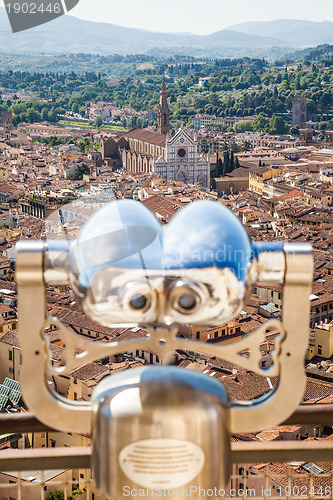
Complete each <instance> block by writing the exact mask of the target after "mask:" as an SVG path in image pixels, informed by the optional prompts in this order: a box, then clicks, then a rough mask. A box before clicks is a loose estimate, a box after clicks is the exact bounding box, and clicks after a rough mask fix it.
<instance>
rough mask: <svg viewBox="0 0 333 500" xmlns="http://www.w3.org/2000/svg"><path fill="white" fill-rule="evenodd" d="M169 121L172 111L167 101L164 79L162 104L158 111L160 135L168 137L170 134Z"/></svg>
mask: <svg viewBox="0 0 333 500" xmlns="http://www.w3.org/2000/svg"><path fill="white" fill-rule="evenodd" d="M169 121H170V110H169V105H168V100H167V92H166V88H165V80H164V77H163V82H162V90H161V97H160V104H159V109H158V131H159V133H160V134H164V135H167V134H168V133H169Z"/></svg>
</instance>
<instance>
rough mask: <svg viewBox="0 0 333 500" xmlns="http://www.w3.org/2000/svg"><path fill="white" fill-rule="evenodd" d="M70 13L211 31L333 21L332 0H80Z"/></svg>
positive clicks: (163, 28) (169, 28)
mask: <svg viewBox="0 0 333 500" xmlns="http://www.w3.org/2000/svg"><path fill="white" fill-rule="evenodd" d="M71 15H73V16H75V17H79V18H81V19H88V20H90V21H102V22H109V23H113V24H118V25H121V26H129V27H132V28H142V29H148V30H153V31H163V32H185V31H190V32H192V33H196V34H209V33H213V32H215V31H219V30H221V29H223V28H226V27H228V26H231V25H233V24H237V23H242V22H247V21H270V20H272V19H306V20H311V21H324V20H327V21H333V2H332V0H278V1H276V0H164V1H161V0H80V2H79V4H78V6H76V7H75V8H74V9H73V10H72V11H71Z"/></svg>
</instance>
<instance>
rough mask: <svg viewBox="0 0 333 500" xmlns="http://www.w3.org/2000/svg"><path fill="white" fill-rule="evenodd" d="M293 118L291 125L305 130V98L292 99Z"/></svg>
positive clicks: (306, 101)
mask: <svg viewBox="0 0 333 500" xmlns="http://www.w3.org/2000/svg"><path fill="white" fill-rule="evenodd" d="M292 102H293V116H292V124H293V126H294V127H295V126H297V125H298V126H299V127H300V128H302V129H305V128H306V121H307V106H308V100H307V99H306V97H296V98H295V99H293V101H292Z"/></svg>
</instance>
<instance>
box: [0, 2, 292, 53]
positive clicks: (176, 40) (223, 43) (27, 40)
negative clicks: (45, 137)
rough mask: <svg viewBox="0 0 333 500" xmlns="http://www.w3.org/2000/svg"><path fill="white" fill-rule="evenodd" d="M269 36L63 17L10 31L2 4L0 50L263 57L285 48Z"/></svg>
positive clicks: (12, 51)
mask: <svg viewBox="0 0 333 500" xmlns="http://www.w3.org/2000/svg"><path fill="white" fill-rule="evenodd" d="M285 45H286V44H285V43H284V42H281V41H279V40H277V39H276V40H275V39H274V38H272V37H266V36H257V35H255V34H244V33H240V32H237V31H232V30H222V31H219V32H217V33H213V34H212V35H207V36H199V35H193V34H191V33H173V34H171V33H157V32H152V31H145V30H140V29H132V28H124V27H122V26H117V25H114V24H106V23H95V22H89V21H84V20H81V19H77V18H75V17H72V16H68V15H66V16H63V17H61V18H58V19H55V20H54V21H52V22H50V23H48V24H44V25H42V26H40V27H37V28H33V29H30V30H27V31H23V32H20V33H15V34H13V33H12V32H11V30H10V25H9V21H8V19H7V14H6V12H5V9H4V8H0V52H2V53H20V54H22V53H28V54H40V53H44V54H71V53H89V54H101V55H103V54H105V55H106V54H120V55H128V54H143V53H146V54H151V55H156V54H159V55H164V54H166V55H172V54H178V55H193V56H197V57H203V56H207V57H232V56H239V55H243V56H244V55H249V56H255V55H258V56H260V57H264V56H265V55H266V54H267V52H268V51H270V50H271V49H272V48H276V49H281V50H282V49H285V48H286V47H285Z"/></svg>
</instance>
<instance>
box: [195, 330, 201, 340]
mask: <svg viewBox="0 0 333 500" xmlns="http://www.w3.org/2000/svg"><path fill="white" fill-rule="evenodd" d="M195 338H196V340H200V332H197V333H196V334H195Z"/></svg>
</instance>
